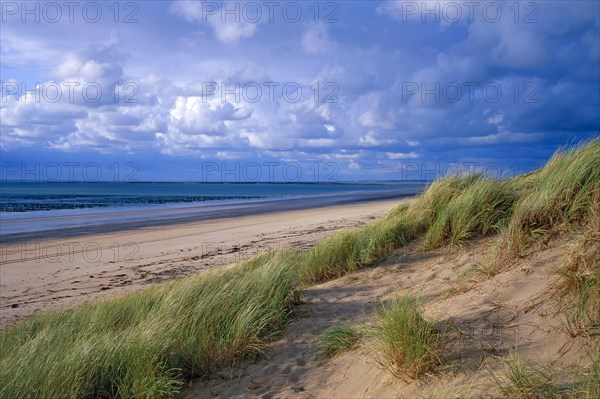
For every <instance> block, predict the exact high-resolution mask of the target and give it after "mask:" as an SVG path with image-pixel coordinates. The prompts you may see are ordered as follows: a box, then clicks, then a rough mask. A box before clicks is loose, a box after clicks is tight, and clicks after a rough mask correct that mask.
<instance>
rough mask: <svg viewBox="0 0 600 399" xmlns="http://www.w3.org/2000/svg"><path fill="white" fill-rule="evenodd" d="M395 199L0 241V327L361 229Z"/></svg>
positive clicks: (383, 212)
mask: <svg viewBox="0 0 600 399" xmlns="http://www.w3.org/2000/svg"><path fill="white" fill-rule="evenodd" d="M397 203H398V200H397V199H396V200H384V201H372V202H361V203H355V204H345V205H335V206H327V207H320V208H316V209H304V210H290V211H282V212H271V213H267V214H259V215H249V216H241V217H235V218H223V219H219V220H212V221H202V222H196V223H189V224H177V225H168V226H160V227H148V228H141V229H136V230H129V231H119V232H115V233H103V234H91V235H85V236H78V237H73V238H68V239H66V238H55V239H47V240H38V241H31V240H29V241H26V242H20V243H19V242H15V243H8V244H3V245H2V247H1V251H0V264H1V274H0V291H1V292H2V294H1V297H0V325H1V326H6V325H7V324H11V323H14V322H16V321H18V320H21V319H23V318H24V317H26V316H28V315H31V314H33V313H36V312H38V311H41V310H47V309H53V308H59V307H69V306H74V305H76V304H79V303H82V302H85V301H89V300H91V299H94V298H99V297H108V296H114V295H118V294H121V293H124V292H128V291H133V290H136V289H140V288H143V287H147V286H148V285H149V284H152V283H159V282H163V281H167V280H170V279H173V278H177V277H181V276H185V275H189V274H192V273H197V272H200V271H203V270H207V269H210V268H214V267H218V266H220V265H225V264H229V263H233V262H236V261H239V260H241V259H244V258H246V257H248V256H252V255H256V254H258V253H261V252H265V251H269V250H271V249H276V248H282V247H288V248H306V247H309V246H311V245H312V244H314V243H315V242H317V241H319V240H320V239H322V238H323V237H325V236H327V235H330V234H332V233H334V232H335V231H336V230H339V229H343V228H347V227H356V226H361V225H364V224H366V223H368V222H369V221H372V220H374V219H376V218H378V217H380V216H382V215H383V214H385V212H386V211H388V210H389V209H391V208H392V207H393V206H394V205H395V204H397Z"/></svg>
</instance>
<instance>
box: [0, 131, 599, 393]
mask: <svg viewBox="0 0 600 399" xmlns="http://www.w3.org/2000/svg"><path fill="white" fill-rule="evenodd" d="M599 198H600V140H598V139H594V140H592V141H590V142H588V143H587V144H585V145H582V146H579V147H576V148H573V149H571V150H568V151H563V152H559V153H557V155H555V156H554V157H553V158H552V159H551V160H550V161H549V163H548V165H547V166H546V167H544V168H543V169H541V170H539V171H537V172H535V173H531V174H528V175H525V176H518V177H516V178H513V179H510V180H494V179H490V178H488V177H485V176H478V175H469V176H464V177H457V176H454V177H448V178H444V179H440V180H438V181H436V182H434V183H433V184H432V185H431V186H430V187H429V188H428V189H427V191H425V192H424V193H423V194H422V195H420V196H418V197H417V198H415V199H413V200H410V201H409V202H404V203H402V204H400V205H398V206H397V207H395V208H394V209H392V210H391V211H390V212H389V213H388V214H387V215H386V216H385V217H384V218H382V219H381V220H379V221H377V222H376V223H373V224H371V225H369V226H366V227H363V228H360V229H353V230H347V231H342V232H339V233H336V234H334V235H333V236H331V237H328V238H326V239H324V240H322V241H321V242H320V243H318V244H317V245H316V246H314V247H313V248H311V249H308V250H306V251H302V252H298V251H281V252H275V253H268V254H265V255H261V256H258V257H255V258H253V259H250V260H248V261H244V262H241V263H239V264H235V265H230V266H227V267H224V268H221V269H218V270H213V271H209V272H204V273H201V274H199V275H196V276H191V277H186V278H183V279H180V280H176V281H172V282H169V283H166V284H161V285H156V286H153V287H150V288H147V289H144V290H140V291H137V292H135V293H131V294H127V295H123V296H120V297H115V298H111V299H108V300H101V301H96V302H93V303H90V304H86V305H82V306H79V307H76V308H74V309H71V310H61V311H54V312H45V313H41V314H38V315H35V316H33V317H30V318H28V319H26V320H24V321H22V322H20V323H18V324H16V325H13V326H11V327H8V328H6V329H4V330H3V331H2V332H0V397H1V398H11V399H12V398H112V397H116V398H168V397H175V396H177V395H178V393H179V392H180V391H181V389H182V387H183V385H184V383H185V382H186V381H188V380H190V379H192V378H197V377H202V376H208V375H211V374H212V373H214V372H215V371H216V370H219V369H220V368H222V367H226V366H227V365H230V364H232V362H234V361H235V360H236V359H238V358H239V357H244V356H254V355H257V354H260V353H261V351H262V350H263V348H264V347H265V342H267V341H268V340H269V339H270V338H271V337H272V336H273V335H274V334H277V333H278V332H279V331H281V329H282V328H283V327H284V326H285V323H286V321H287V320H288V319H289V317H290V314H291V312H292V311H293V306H294V296H295V295H294V294H295V291H296V290H297V289H298V286H303V285H306V284H311V283H315V282H320V281H325V280H327V279H331V278H336V277H339V276H343V275H345V274H347V273H351V272H353V271H355V270H357V269H358V268H360V267H363V266H365V265H369V264H372V263H373V262H375V261H377V260H379V259H382V258H384V257H386V256H388V255H390V254H391V253H392V252H393V251H394V250H396V249H397V248H398V247H400V246H402V245H404V244H406V243H408V242H410V241H414V240H421V242H422V245H423V246H424V247H425V248H433V247H438V246H442V245H447V244H454V245H460V244H461V243H462V242H463V241H464V240H468V239H470V238H471V237H474V236H477V235H488V234H493V233H494V232H496V231H497V230H499V231H500V232H501V241H502V242H501V245H500V247H501V248H502V249H503V250H504V251H505V252H507V253H509V254H510V255H511V256H512V255H518V254H520V253H521V252H522V251H523V250H525V249H526V248H527V247H528V246H530V245H532V244H533V243H534V242H535V241H536V239H537V238H538V237H540V236H541V235H543V234H544V232H547V231H550V230H551V229H554V228H563V229H564V228H579V227H581V226H582V227H583V228H587V229H588V230H589V229H592V230H593V229H594V226H593V225H591V224H590V223H592V222H590V221H591V220H594V217H595V215H596V216H597V214H598V209H597V206H598V203H599V202H600V201H598V199H599ZM594 212H596V213H594ZM585 248H586V249H585V254H588V253H591V254H596V253H597V252H594V250H593V249H592V252H590V250H589V248H587V247H585ZM585 254H584V255H585ZM585 256H587V255H585ZM593 256H594V257H595V256H596V255H593ZM588 258H589V257H588ZM588 258H586V259H588ZM593 259H596V258H593ZM588 263H589V262H588ZM578 265H581V267H579V266H578V267H579V268H578V269H577V270H579V271H578V273H579V274H580V275H582V276H584V277H585V286H584V287H583V288H584V289H583V290H580V291H579V294H574V295H575V296H576V297H577V298H578V299H577V300H578V301H584V302H586V303H583V304H581V303H580V304H578V306H579V307H581V308H586V309H590V308H591V309H592V311H597V309H598V307H597V302H593V305H591V306H589V305H588V302H587V301H588V299H586V298H593V297H594V295H596V294H594V293H597V292H598V281H599V279H598V278H596V277H589V273H588V271H589V267H588V266H589V265H587V263H585V260H584V261H578ZM594 266H596V265H595V264H594ZM592 270H596V271H597V267H596V268H593V267H592ZM594 276H596V275H594ZM575 277H577V276H575ZM577 281H579V280H577ZM566 286H567V287H568V285H566ZM573 286H574V287H581V285H577V284H575V285H573ZM575 291H576V290H575V289H574V292H575ZM590 293H592V294H591V295H590ZM596 320H597V319H596ZM427 364H430V363H427ZM415 370H420V368H418V367H417V368H416V369H415ZM417 374H418V373H417Z"/></svg>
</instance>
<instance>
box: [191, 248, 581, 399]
mask: <svg viewBox="0 0 600 399" xmlns="http://www.w3.org/2000/svg"><path fill="white" fill-rule="evenodd" d="M490 244H491V240H490V239H487V240H481V241H479V242H476V243H473V245H472V246H470V247H469V248H467V249H448V248H446V249H442V250H438V251H430V252H424V253H423V252H419V251H418V250H415V247H414V246H410V247H408V248H404V249H401V250H398V251H397V252H396V253H395V254H394V256H391V257H389V258H388V259H387V260H386V261H385V262H383V263H381V264H379V265H376V266H373V267H369V268H366V269H364V270H361V271H359V272H357V273H354V274H351V275H348V276H345V277H342V278H339V279H337V280H333V281H329V282H326V283H323V284H320V285H316V286H314V287H310V288H309V289H306V290H304V291H302V292H301V293H300V297H301V299H302V300H303V301H304V304H302V305H300V307H299V309H298V312H297V317H296V318H295V319H294V320H293V321H292V322H291V323H290V324H289V325H288V326H287V327H286V329H285V332H284V334H283V336H281V337H280V338H279V339H278V340H276V341H275V342H273V343H272V345H271V347H270V349H269V350H267V351H266V353H265V357H264V358H263V359H262V360H259V361H258V362H254V363H253V362H251V361H248V363H247V364H242V365H240V366H239V367H236V368H233V369H230V370H225V371H224V372H223V373H222V374H221V375H220V376H218V377H216V378H213V379H211V380H209V381H201V380H198V381H194V382H193V383H192V384H191V387H190V389H188V391H187V395H186V398H190V399H191V398H249V397H250V398H262V399H269V398H424V397H427V398H453V397H458V396H461V397H463V396H462V395H464V397H476V398H479V397H490V394H498V392H497V387H496V385H495V384H494V382H493V378H492V376H491V372H498V373H502V371H503V370H505V367H506V365H505V363H504V359H507V358H509V357H510V356H511V355H512V354H513V353H519V355H520V356H522V357H523V358H524V359H527V361H531V362H535V363H538V364H549V363H551V362H555V365H556V366H557V367H572V366H574V365H586V361H587V360H588V359H589V356H588V355H589V354H590V353H591V351H590V347H589V346H588V344H589V343H590V342H589V341H586V339H573V338H572V337H571V336H570V335H569V334H568V333H567V332H566V331H565V329H564V323H563V319H562V313H561V312H560V310H559V309H558V308H557V302H556V301H555V300H554V298H553V297H552V290H551V285H552V283H553V282H554V281H555V280H556V274H555V269H556V268H557V267H559V266H560V265H561V264H562V262H563V259H564V256H565V254H566V253H568V245H569V243H565V242H554V243H551V245H550V246H549V247H548V248H546V249H544V250H543V251H540V252H536V253H533V254H531V255H529V256H527V257H526V258H525V259H521V260H520V261H519V262H517V263H516V264H514V265H511V266H510V267H507V268H506V269H505V270H504V271H503V272H502V273H500V274H498V275H496V276H494V277H492V278H489V279H486V278H479V279H476V280H471V278H469V277H468V276H472V274H471V273H472V272H473V270H474V269H475V268H477V267H478V266H479V265H480V264H481V261H482V260H483V259H484V257H485V256H486V253H487V252H488V251H489V248H490ZM405 294H410V295H413V296H417V297H419V298H421V300H422V301H423V303H424V310H425V313H426V317H428V318H429V319H431V320H435V321H437V322H449V323H450V325H451V327H450V328H449V330H448V333H449V339H448V344H447V346H446V347H445V348H444V349H443V351H442V359H441V360H442V361H441V365H440V366H438V367H437V368H436V369H435V370H434V372H433V373H431V374H428V375H425V376H422V377H421V378H419V380H412V379H404V380H403V379H400V378H397V377H395V376H393V375H392V374H391V373H390V372H388V371H387V370H386V369H385V368H383V367H381V366H380V364H379V363H378V362H377V360H376V358H377V357H376V352H375V351H374V350H373V345H372V341H369V339H363V340H362V341H361V342H360V343H359V345H358V347H357V348H355V349H354V350H352V351H350V352H346V353H344V354H342V355H341V356H339V357H337V358H334V359H332V360H330V361H327V362H325V363H323V361H322V359H321V358H319V356H318V353H317V351H316V345H315V344H316V342H317V340H318V337H319V334H320V333H322V332H323V330H324V329H326V328H327V327H330V326H335V325H340V324H343V323H348V324H350V325H351V326H354V327H356V328H357V329H361V328H365V326H368V325H369V324H372V323H373V322H374V321H375V319H376V309H377V308H378V307H379V306H381V303H382V302H384V301H386V300H389V299H391V298H393V297H394V296H396V295H405Z"/></svg>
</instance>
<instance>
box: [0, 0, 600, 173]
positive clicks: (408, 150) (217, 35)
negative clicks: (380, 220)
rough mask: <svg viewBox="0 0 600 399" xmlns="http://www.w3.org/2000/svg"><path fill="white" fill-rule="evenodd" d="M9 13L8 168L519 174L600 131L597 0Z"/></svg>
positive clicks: (153, 4) (5, 72) (58, 6)
mask: <svg viewBox="0 0 600 399" xmlns="http://www.w3.org/2000/svg"><path fill="white" fill-rule="evenodd" d="M1 7H2V21H1V29H2V31H1V39H0V56H1V63H0V66H1V80H2V102H1V104H0V105H1V118H2V121H1V122H2V128H1V141H0V143H1V144H0V145H1V155H2V163H3V178H14V177H15V176H17V177H18V173H20V172H15V171H17V170H18V169H19V168H24V169H27V168H29V170H30V171H31V170H36V168H43V167H44V165H46V164H48V163H53V164H54V165H56V164H59V165H65V164H68V165H85V163H90V162H91V163H94V164H97V165H100V166H101V167H102V170H103V171H104V175H103V179H105V180H109V179H110V178H112V177H113V176H114V175H112V174H110V173H111V172H109V171H114V169H115V168H117V169H127V168H130V167H132V166H131V165H135V166H134V168H135V175H136V177H137V178H138V179H141V180H201V179H203V178H204V177H205V176H204V175H205V174H206V173H207V170H208V171H210V173H211V174H212V175H213V177H214V176H216V177H217V178H218V177H219V176H220V175H219V174H220V173H222V172H223V171H227V170H229V171H237V172H232V173H234V174H235V173H237V176H236V178H237V179H240V180H243V178H244V173H246V174H247V175H248V176H246V177H250V179H253V178H254V177H255V176H256V169H257V168H256V165H259V168H260V169H261V172H260V173H262V177H263V180H267V179H275V180H281V179H282V176H283V180H285V174H284V173H282V172H281V170H282V168H286V166H289V165H292V164H293V165H300V170H301V171H302V180H309V181H310V180H318V181H321V180H323V179H324V176H329V175H331V176H329V177H332V176H333V177H335V178H336V179H338V180H356V179H406V178H417V179H418V178H432V177H434V175H435V174H436V173H437V172H439V171H441V172H444V171H447V169H448V167H449V166H448V165H454V164H460V165H467V166H468V167H473V168H479V169H483V170H486V171H493V172H494V173H502V174H504V175H507V174H508V175H509V174H513V173H514V172H515V171H525V170H527V169H531V168H532V167H535V166H539V165H541V164H542V163H543V162H544V161H545V160H546V159H547V158H548V157H549V156H550V155H551V154H552V152H553V151H554V150H555V149H556V148H557V147H558V146H561V145H569V144H571V143H573V142H576V141H577V140H581V139H585V138H589V137H591V136H593V135H597V134H598V132H599V131H600V111H599V109H600V33H599V31H600V2H598V1H522V2H512V1H510V2H483V1H481V2H461V1H458V2H455V1H429V2H422V1H417V2H413V1H340V2H327V1H323V2H312V1H310V2H308V1H304V2H301V1H298V2H284V1H271V2H266V1H265V2H262V1H257V2H246V1H243V2H226V3H222V2H211V1H209V2H201V1H172V2H167V1H155V0H153V1H140V2H128V1H122V2H118V3H115V2H112V1H111V2H78V1H75V2H71V3H65V2H62V1H57V2H36V1H32V2H28V3H23V2H21V1H16V2H15V1H4V0H2V1H1ZM36 165H38V166H36ZM207 165H208V167H207ZM248 165H252V167H253V168H254V171H253V172H252V173H250V172H249V168H248ZM265 165H267V166H265ZM268 165H271V166H268ZM61 167H62V166H61ZM78 167H80V166H77V167H76V168H78ZM81 167H83V166H81ZM111 168H112V169H111ZM236 168H237V169H236ZM40 170H41V169H38V175H39V173H40V172H39V171H40ZM266 171H271V172H273V171H275V172H274V173H271V175H270V176H269V175H267V174H265V173H266ZM32 173H33V172H32ZM63 173H64V171H63ZM8 175H10V176H8ZM296 175H297V173H295V174H294V176H296ZM278 176H279V178H278ZM66 177H67V176H63V178H66ZM221 177H222V176H221Z"/></svg>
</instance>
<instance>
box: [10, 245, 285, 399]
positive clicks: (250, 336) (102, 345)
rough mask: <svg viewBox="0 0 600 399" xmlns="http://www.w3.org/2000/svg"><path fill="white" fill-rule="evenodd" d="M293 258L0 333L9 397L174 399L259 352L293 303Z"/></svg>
mask: <svg viewBox="0 0 600 399" xmlns="http://www.w3.org/2000/svg"><path fill="white" fill-rule="evenodd" d="M294 256H295V255H294V254H290V253H285V252H281V253H276V254H267V255H264V256H260V257H258V258H255V259H252V260H251V261H248V262H245V263H242V264H239V265H234V266H232V267H228V268H226V269H224V270H219V271H212V272H208V273H202V274H199V275H197V276H193V277H189V278H185V279H181V280H176V281H173V282H171V283H168V284H163V285H159V286H155V287H151V288H149V289H146V290H143V291H139V292H135V293H132V294H128V295H125V296H123V297H119V298H115V299H111V300H106V301H99V302H96V303H93V304H90V305H84V306H81V307H78V308H75V309H73V310H68V311H59V312H52V313H45V314H41V315H39V316H36V317H33V318H30V319H28V320H26V321H24V322H22V323H20V324H18V325H16V326H14V327H11V328H8V329H7V330H5V331H3V332H2V335H1V336H0V396H1V397H3V398H25V397H31V398H33V397H36V398H86V397H87V398H91V397H94V398H107V397H123V398H126V397H136V398H138V397H160V398H162V397H171V396H174V395H175V394H176V392H177V391H179V390H180V388H181V384H182V381H184V380H185V379H189V378H191V377H194V376H202V375H207V374H209V373H211V372H213V371H214V370H216V369H218V368H219V367H222V366H224V365H228V364H230V363H231V361H232V360H233V359H234V358H235V357H238V356H244V355H252V354H256V353H258V352H260V350H261V343H262V342H263V340H264V339H265V337H268V336H270V335H271V334H273V333H275V332H276V331H278V330H279V329H280V328H281V327H282V326H283V324H284V322H285V320H286V318H287V316H288V314H289V312H290V310H291V308H292V300H293V295H292V294H293V288H294V287H293V281H294V280H293V278H291V277H290V276H289V270H290V269H289V268H285V267H282V266H281V265H282V264H286V263H288V262H290V258H293V257H294Z"/></svg>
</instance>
